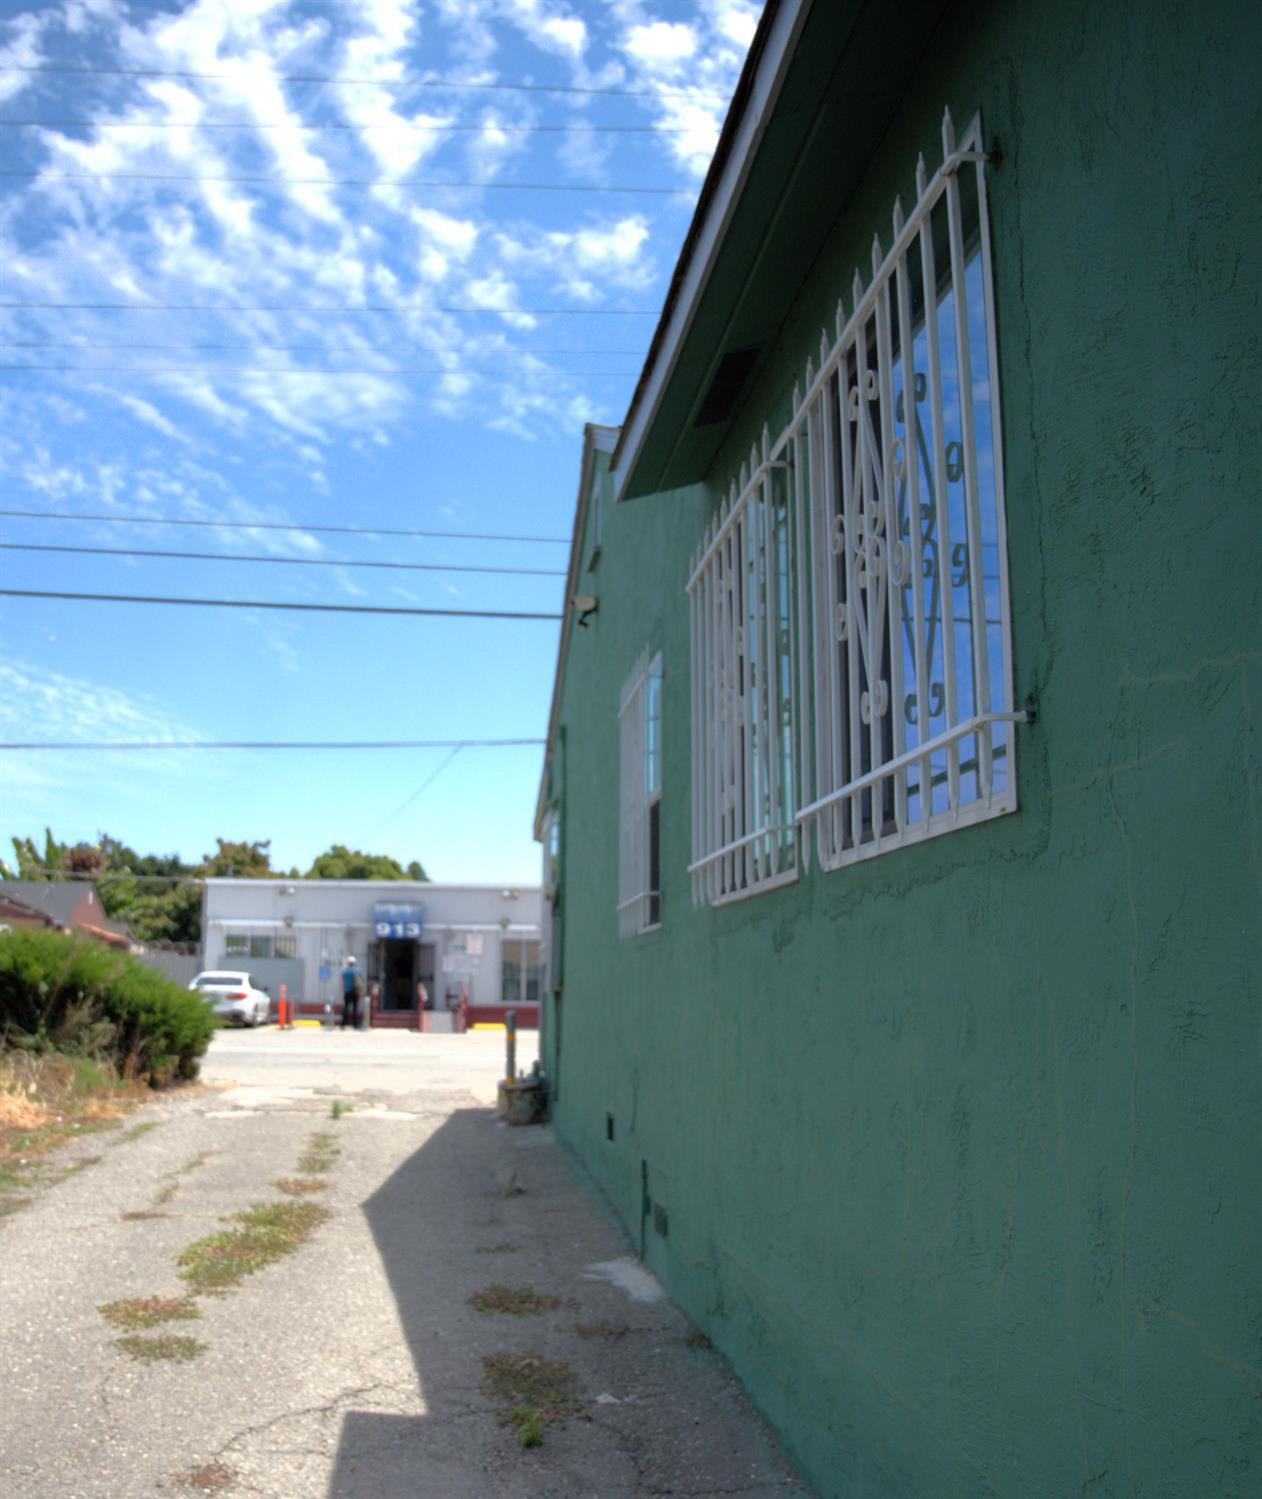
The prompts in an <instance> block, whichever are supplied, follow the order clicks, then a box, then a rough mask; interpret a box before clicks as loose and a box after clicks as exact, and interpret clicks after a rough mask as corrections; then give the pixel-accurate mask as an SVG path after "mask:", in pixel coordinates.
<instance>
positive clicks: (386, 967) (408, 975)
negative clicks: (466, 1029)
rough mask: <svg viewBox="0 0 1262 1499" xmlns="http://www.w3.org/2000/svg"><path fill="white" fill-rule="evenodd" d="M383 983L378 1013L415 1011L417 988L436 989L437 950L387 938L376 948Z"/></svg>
mask: <svg viewBox="0 0 1262 1499" xmlns="http://www.w3.org/2000/svg"><path fill="white" fill-rule="evenodd" d="M375 945H376V947H377V948H378V958H377V968H378V973H379V976H380V983H381V1002H380V1005H379V1007H378V1008H379V1009H381V1010H383V1011H390V1012H393V1013H395V1014H398V1013H399V1012H401V1011H406V1010H415V1009H416V988H417V985H418V984H421V983H423V984H424V985H425V986H426V988H428V989H429V991H430V993H431V994H432V993H433V988H434V947H433V944H432V943H429V942H416V941H414V940H413V939H411V938H406V937H387V938H385V939H383V940H382V941H380V942H378V943H376V944H375Z"/></svg>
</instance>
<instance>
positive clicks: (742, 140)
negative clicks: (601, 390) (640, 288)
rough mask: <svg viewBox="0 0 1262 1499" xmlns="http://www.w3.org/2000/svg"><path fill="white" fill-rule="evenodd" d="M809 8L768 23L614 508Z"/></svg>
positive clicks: (796, 0) (619, 464)
mask: <svg viewBox="0 0 1262 1499" xmlns="http://www.w3.org/2000/svg"><path fill="white" fill-rule="evenodd" d="M811 3H812V0H784V3H782V4H781V5H780V7H779V9H778V12H777V14H776V15H775V16H774V17H773V18H772V22H771V27H770V30H769V31H768V34H767V39H766V43H765V44H764V47H763V54H762V57H761V58H760V59H759V64H758V69H757V71H756V73H755V75H754V79H753V84H752V86H751V89H750V95H749V99H748V100H747V101H746V104H745V109H744V113H743V115H742V118H741V122H740V125H739V126H738V128H737V133H736V138H735V140H734V141H733V142H732V146H731V149H730V150H729V152H728V156H727V160H726V162H725V163H724V166H723V171H722V175H721V177H720V179H719V183H718V186H717V187H716V188H715V191H714V196H713V198H712V199H711V200H710V203H709V205H708V208H707V211H706V217H705V221H704V223H703V224H702V225H701V228H700V231H699V233H698V236H697V242H696V245H695V246H694V248H693V251H692V256H691V259H690V261H689V264H688V269H687V270H686V271H685V273H684V278H683V282H682V284H681V285H680V288H679V293H678V295H677V296H676V298H675V302H674V306H673V307H672V309H671V312H670V321H669V322H668V323H667V324H666V327H665V329H664V331H663V335H662V340H661V345H660V347H659V349H658V351H657V355H656V358H655V359H654V364H653V369H652V371H651V373H650V374H649V375H648V378H647V380H646V381H645V383H644V387H643V389H642V391H641V392H640V393H639V399H638V400H636V401H635V402H634V404H633V406H632V408H631V410H630V411H628V412H627V417H626V423H625V425H624V426H623V429H622V432H623V436H622V443H621V448H620V451H619V453H618V457H617V461H616V467H615V468H614V470H613V484H614V501H615V503H619V502H621V500H622V496H623V490H624V489H625V487H626V478H627V475H628V474H629V473H630V472H631V470H632V469H633V468H634V467H635V465H636V463H637V461H638V460H639V457H640V451H641V449H642V448H643V446H644V440H645V438H646V437H647V436H648V432H649V429H650V428H651V427H652V425H653V422H654V421H655V420H656V417H657V412H658V408H659V407H660V405H661V401H662V396H663V394H664V393H665V390H666V386H667V385H668V384H669V383H670V379H671V376H672V375H673V374H674V372H675V365H676V364H677V362H678V360H679V354H680V351H681V350H682V348H683V345H684V340H685V339H686V338H687V336H688V330H689V329H690V328H691V327H692V322H693V318H694V317H695V316H696V312H697V307H698V305H699V303H700V301H701V298H702V296H703V294H704V292H705V288H706V286H707V285H708V284H709V280H710V274H711V272H712V271H713V269H714V262H715V259H716V258H717V256H718V253H719V250H720V248H721V247H722V244H723V241H724V239H725V237H726V235H727V230H728V225H729V224H730V222H731V218H732V214H733V212H734V211H735V208H736V205H737V203H738V202H739V201H740V198H741V193H742V192H743V191H744V187H745V181H746V178H747V177H748V176H749V169H750V165H751V164H752V162H753V158H754V155H755V152H756V151H757V148H758V144H759V142H760V141H761V140H762V137H763V135H764V133H765V131H766V128H767V122H768V120H769V119H770V117H771V109H772V106H773V105H774V104H775V101H776V99H777V97H778V96H779V93H780V89H781V86H782V85H783V83H784V75H785V73H786V72H787V71H788V67H789V64H790V62H791V61H792V60H793V54H794V50H795V48H796V46H797V40H798V35H799V33H800V32H801V29H802V26H803V25H804V24H805V21H806V17H807V13H808V12H809V11H810V8H811Z"/></svg>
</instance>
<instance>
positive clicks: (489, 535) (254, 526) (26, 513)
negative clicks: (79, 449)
mask: <svg viewBox="0 0 1262 1499" xmlns="http://www.w3.org/2000/svg"><path fill="white" fill-rule="evenodd" d="M0 515H9V516H21V517H22V518H23V519H25V520H89V521H111V522H115V523H117V524H120V525H126V526H203V527H210V528H212V529H214V530H221V531H311V532H313V533H314V532H316V531H319V532H322V533H326V534H328V533H333V532H336V533H337V534H338V535H341V536H423V537H425V538H427V539H428V540H440V541H522V542H544V543H547V544H548V545H558V546H569V544H570V538H569V537H568V536H501V535H499V534H497V533H495V532H492V531H410V530H405V529H403V528H401V527H398V526H309V525H305V524H303V523H302V522H297V521H293V522H290V521H262V520H257V521H256V520H183V519H179V520H177V519H175V518H174V517H167V516H162V515H95V514H91V515H84V514H80V513H75V514H67V513H63V512H62V511H60V510H0Z"/></svg>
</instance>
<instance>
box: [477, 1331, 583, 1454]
mask: <svg viewBox="0 0 1262 1499" xmlns="http://www.w3.org/2000/svg"><path fill="white" fill-rule="evenodd" d="M482 1368H483V1371H484V1372H485V1374H486V1389H487V1392H488V1393H489V1394H490V1395H491V1396H492V1397H493V1398H494V1399H495V1400H496V1401H497V1402H498V1404H499V1406H500V1412H499V1418H498V1419H499V1423H500V1425H501V1426H511V1427H512V1428H513V1430H514V1431H515V1432H516V1433H517V1440H518V1441H519V1442H520V1443H521V1445H522V1446H523V1447H537V1446H538V1445H539V1443H540V1442H541V1441H542V1440H543V1431H544V1427H546V1426H549V1425H551V1424H552V1423H553V1422H556V1421H563V1420H565V1418H566V1417H567V1416H586V1415H587V1410H586V1408H585V1406H584V1405H583V1403H582V1401H581V1400H579V1398H578V1379H577V1378H576V1376H575V1374H574V1371H573V1369H571V1368H570V1366H569V1364H561V1363H556V1362H554V1361H553V1360H551V1359H546V1358H540V1357H539V1355H538V1354H535V1353H491V1354H488V1355H487V1356H486V1357H485V1358H484V1359H483V1360H482Z"/></svg>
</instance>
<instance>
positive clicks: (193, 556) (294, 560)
mask: <svg viewBox="0 0 1262 1499" xmlns="http://www.w3.org/2000/svg"><path fill="white" fill-rule="evenodd" d="M0 551H3V552H73V553H75V554H77V555H87V556H93V557H174V558H177V559H178V560H180V561H189V562H274V563H276V564H277V565H279V566H283V567H385V568H395V569H399V570H401V571H404V572H414V573H505V574H509V575H511V576H513V577H522V578H563V577H565V570H564V568H548V567H473V566H469V565H465V566H458V565H456V564H454V563H445V562H365V561H360V560H359V559H358V558H353V557H263V556H258V555H256V554H254V553H250V554H247V555H236V554H233V553H231V552H151V551H145V550H143V549H141V548H137V547H70V546H64V547H63V546H46V545H42V544H40V543H37V542H22V541H0Z"/></svg>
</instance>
